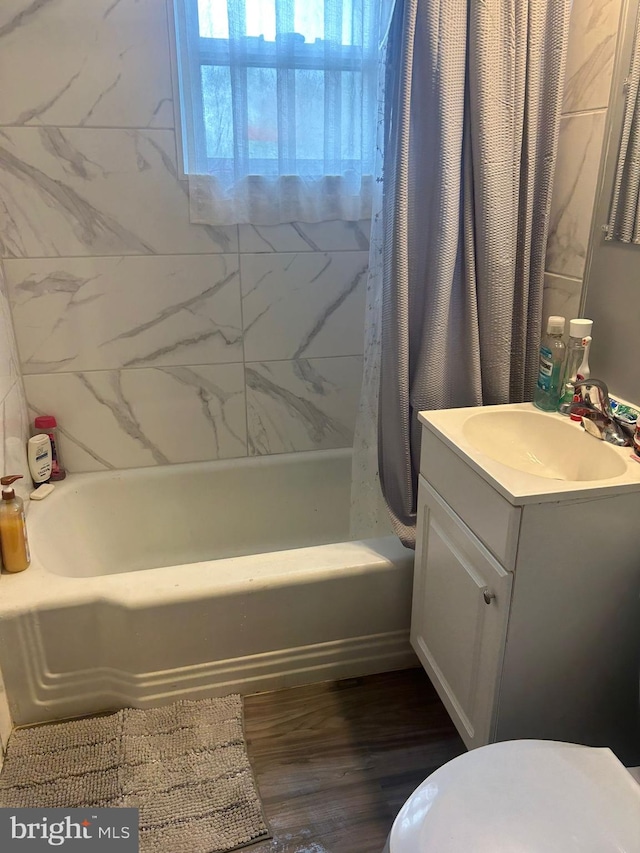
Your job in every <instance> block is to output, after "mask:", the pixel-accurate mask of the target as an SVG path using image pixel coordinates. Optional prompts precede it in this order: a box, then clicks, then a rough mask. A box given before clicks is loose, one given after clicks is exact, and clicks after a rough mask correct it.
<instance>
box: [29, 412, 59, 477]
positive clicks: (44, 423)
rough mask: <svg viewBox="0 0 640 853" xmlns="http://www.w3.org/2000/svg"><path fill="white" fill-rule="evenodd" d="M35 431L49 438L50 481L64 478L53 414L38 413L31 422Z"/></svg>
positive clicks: (56, 424) (56, 425)
mask: <svg viewBox="0 0 640 853" xmlns="http://www.w3.org/2000/svg"><path fill="white" fill-rule="evenodd" d="M33 425H34V427H35V431H36V433H46V435H48V436H49V439H50V440H51V482H57V481H58V480H64V478H65V477H66V476H67V472H66V471H65V470H64V465H63V464H62V458H61V456H60V445H59V444H58V429H57V427H58V423H57V421H56V419H55V418H54V417H53V415H39V416H38V417H37V418H36V419H35V421H34V422H33Z"/></svg>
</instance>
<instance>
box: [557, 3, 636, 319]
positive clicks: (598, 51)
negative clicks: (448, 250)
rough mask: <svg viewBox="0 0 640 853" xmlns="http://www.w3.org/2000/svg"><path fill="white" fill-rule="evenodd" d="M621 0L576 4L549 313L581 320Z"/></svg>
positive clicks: (559, 167)
mask: <svg viewBox="0 0 640 853" xmlns="http://www.w3.org/2000/svg"><path fill="white" fill-rule="evenodd" d="M621 7H622V0H573V6H572V11H571V27H570V32H569V50H568V56H567V70H566V78H565V91H564V102H563V108H562V111H563V115H562V120H561V125H560V141H559V149H558V162H557V169H556V177H555V185H554V193H553V201H552V208H551V217H550V224H549V240H548V244H547V261H546V270H547V275H546V276H545V286H544V304H543V316H544V317H545V318H546V317H548V316H549V315H550V314H561V315H562V316H564V317H566V318H567V320H569V319H571V318H572V317H577V316H578V314H579V309H580V300H581V296H582V282H583V276H584V268H585V262H586V257H587V249H588V244H589V235H590V232H591V225H592V217H593V208H594V204H595V198H596V191H597V181H598V172H599V169H600V160H601V156H602V147H603V139H604V132H605V123H606V117H607V108H608V105H609V100H610V90H611V77H612V73H613V64H614V59H615V50H616V39H617V35H618V27H619V20H620V14H621Z"/></svg>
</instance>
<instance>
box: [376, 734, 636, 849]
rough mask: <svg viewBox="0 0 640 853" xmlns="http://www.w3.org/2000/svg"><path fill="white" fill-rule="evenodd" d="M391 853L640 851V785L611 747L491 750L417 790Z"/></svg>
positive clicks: (527, 744)
mask: <svg viewBox="0 0 640 853" xmlns="http://www.w3.org/2000/svg"><path fill="white" fill-rule="evenodd" d="M386 850H387V851H389V853H578V852H579V853H614V851H615V853H640V784H638V782H636V780H635V779H634V777H633V776H632V775H631V773H630V772H629V771H628V770H627V769H626V768H625V767H624V766H623V765H622V764H621V763H620V762H619V761H618V759H617V758H616V757H615V755H614V754H613V753H612V752H611V750H609V749H600V748H594V747H587V746H577V745H574V744H569V743H560V742H556V741H546V740H515V741H505V742H503V743H494V744H490V745H489V746H484V747H480V748H479V749H474V750H472V751H471V752H468V753H466V754H464V755H461V756H459V757H458V758H454V759H453V761H449V762H448V764H445V765H444V766H443V767H440V768H439V769H438V770H436V771H435V773H432V774H431V775H430V776H429V777H428V778H427V779H425V781H424V782H423V783H422V784H421V785H420V786H419V787H418V788H417V789H416V790H415V791H414V792H413V794H412V795H411V796H410V797H409V799H408V800H407V802H406V803H405V804H404V806H403V807H402V809H401V811H400V813H399V814H398V817H397V818H396V819H395V821H394V824H393V827H392V829H391V833H390V835H389V840H388V842H387V847H386Z"/></svg>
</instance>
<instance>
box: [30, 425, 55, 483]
mask: <svg viewBox="0 0 640 853" xmlns="http://www.w3.org/2000/svg"><path fill="white" fill-rule="evenodd" d="M27 459H28V460H29V471H30V472H31V479H32V480H33V485H34V486H35V487H36V489H37V488H38V486H41V485H42V484H43V483H48V482H49V480H50V478H51V470H52V461H53V457H52V453H51V439H50V438H49V436H48V435H47V434H46V433H41V434H40V435H34V436H33V438H30V439H29V441H28V442H27Z"/></svg>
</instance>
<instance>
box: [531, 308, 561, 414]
mask: <svg viewBox="0 0 640 853" xmlns="http://www.w3.org/2000/svg"><path fill="white" fill-rule="evenodd" d="M564 322H565V321H564V317H549V319H548V320H547V334H546V335H545V336H544V337H543V338H542V340H541V341H540V362H539V367H538V382H537V384H536V389H535V391H534V394H533V404H534V406H537V408H538V409H542V411H543V412H555V411H556V409H557V408H558V399H559V394H560V378H561V373H562V365H563V364H564V354H565V349H566V347H565V345H564V341H563V340H562V336H563V334H564Z"/></svg>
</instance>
